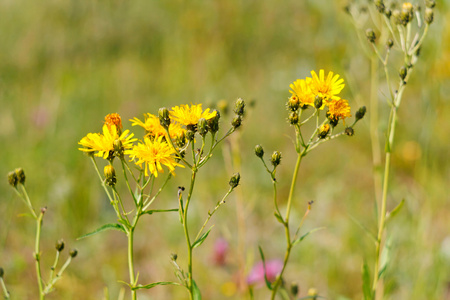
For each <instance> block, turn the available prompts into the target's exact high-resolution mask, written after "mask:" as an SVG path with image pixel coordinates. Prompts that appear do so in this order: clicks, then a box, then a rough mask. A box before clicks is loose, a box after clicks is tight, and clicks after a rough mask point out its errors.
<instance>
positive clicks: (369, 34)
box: [366, 28, 377, 44]
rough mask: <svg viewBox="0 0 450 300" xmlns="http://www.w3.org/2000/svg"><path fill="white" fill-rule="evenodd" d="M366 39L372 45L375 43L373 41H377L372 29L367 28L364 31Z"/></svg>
mask: <svg viewBox="0 0 450 300" xmlns="http://www.w3.org/2000/svg"><path fill="white" fill-rule="evenodd" d="M366 37H367V40H368V41H369V42H371V43H372V44H373V43H375V40H376V39H377V36H376V35H375V32H374V31H373V29H372V28H368V29H367V30H366Z"/></svg>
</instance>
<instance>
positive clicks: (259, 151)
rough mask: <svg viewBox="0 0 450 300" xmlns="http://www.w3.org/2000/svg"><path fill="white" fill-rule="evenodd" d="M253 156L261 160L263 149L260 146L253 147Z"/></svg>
mask: <svg viewBox="0 0 450 300" xmlns="http://www.w3.org/2000/svg"><path fill="white" fill-rule="evenodd" d="M255 154H256V156H258V157H259V158H262V157H263V156H264V149H263V147H262V146H261V145H256V146H255Z"/></svg>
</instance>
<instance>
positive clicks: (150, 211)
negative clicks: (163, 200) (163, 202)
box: [141, 208, 178, 215]
mask: <svg viewBox="0 0 450 300" xmlns="http://www.w3.org/2000/svg"><path fill="white" fill-rule="evenodd" d="M171 211H178V208H171V209H150V210H145V211H143V212H141V215H145V214H147V215H152V214H154V213H159V212H171Z"/></svg>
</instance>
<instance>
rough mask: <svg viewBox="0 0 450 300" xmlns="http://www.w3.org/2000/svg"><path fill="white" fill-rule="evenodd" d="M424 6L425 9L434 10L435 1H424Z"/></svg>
mask: <svg viewBox="0 0 450 300" xmlns="http://www.w3.org/2000/svg"><path fill="white" fill-rule="evenodd" d="M425 5H426V6H427V8H434V7H435V6H436V1H435V0H425Z"/></svg>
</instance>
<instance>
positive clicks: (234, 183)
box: [228, 173, 241, 189]
mask: <svg viewBox="0 0 450 300" xmlns="http://www.w3.org/2000/svg"><path fill="white" fill-rule="evenodd" d="M240 180H241V175H240V174H239V173H236V174H234V175H233V176H231V178H230V182H229V183H228V184H229V185H230V187H231V188H232V189H234V188H235V187H237V186H238V185H239V181H240Z"/></svg>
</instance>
